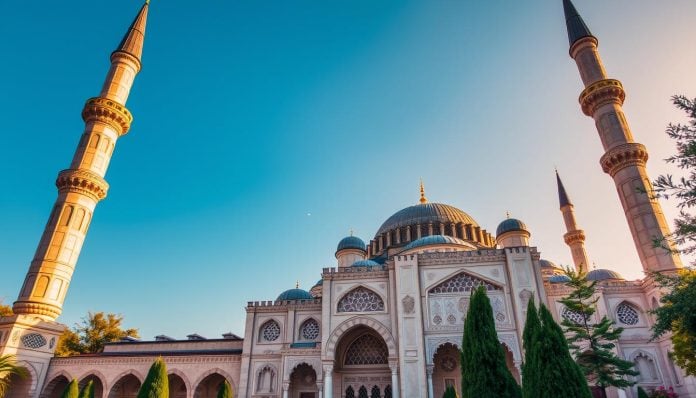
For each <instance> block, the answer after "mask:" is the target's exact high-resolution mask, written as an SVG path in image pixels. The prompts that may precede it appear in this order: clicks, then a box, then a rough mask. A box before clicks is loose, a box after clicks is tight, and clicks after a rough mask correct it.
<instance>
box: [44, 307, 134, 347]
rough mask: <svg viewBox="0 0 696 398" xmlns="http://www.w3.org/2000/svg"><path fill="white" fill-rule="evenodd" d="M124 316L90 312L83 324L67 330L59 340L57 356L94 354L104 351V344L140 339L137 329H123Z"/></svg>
mask: <svg viewBox="0 0 696 398" xmlns="http://www.w3.org/2000/svg"><path fill="white" fill-rule="evenodd" d="M122 322H123V316H121V315H116V314H111V313H109V314H104V313H103V312H89V313H88V314H87V316H86V317H85V318H82V323H76V324H75V326H74V327H73V328H71V329H66V330H65V331H64V332H63V334H62V335H61V336H60V339H59V340H58V346H57V347H56V356H59V357H64V356H69V355H79V354H94V353H99V352H102V351H103V350H104V344H106V343H110V342H113V341H119V340H121V339H123V338H124V337H138V330H137V329H125V330H124V329H122V327H121V323H122Z"/></svg>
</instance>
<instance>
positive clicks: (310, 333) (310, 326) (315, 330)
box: [300, 318, 319, 341]
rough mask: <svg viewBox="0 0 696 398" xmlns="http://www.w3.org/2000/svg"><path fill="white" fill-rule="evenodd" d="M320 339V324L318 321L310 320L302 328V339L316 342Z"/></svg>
mask: <svg viewBox="0 0 696 398" xmlns="http://www.w3.org/2000/svg"><path fill="white" fill-rule="evenodd" d="M318 337H319V323H317V321H316V320H314V319H312V318H310V319H308V320H306V321H305V322H304V323H303V324H302V326H300V339H302V340H310V341H312V340H316V339H317V338H318Z"/></svg>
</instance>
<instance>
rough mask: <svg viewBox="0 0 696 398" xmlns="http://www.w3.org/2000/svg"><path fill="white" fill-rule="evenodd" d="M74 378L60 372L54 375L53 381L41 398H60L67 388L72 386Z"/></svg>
mask: <svg viewBox="0 0 696 398" xmlns="http://www.w3.org/2000/svg"><path fill="white" fill-rule="evenodd" d="M71 380H72V376H70V375H69V374H68V373H67V372H60V373H58V374H57V375H54V376H53V378H52V379H51V381H49V382H48V383H46V387H44V390H43V392H42V393H41V398H60V396H61V395H62V394H63V391H64V390H65V388H66V387H67V386H68V384H70V381H71Z"/></svg>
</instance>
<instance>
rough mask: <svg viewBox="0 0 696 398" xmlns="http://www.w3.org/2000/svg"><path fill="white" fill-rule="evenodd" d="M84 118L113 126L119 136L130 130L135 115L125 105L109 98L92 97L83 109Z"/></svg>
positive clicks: (86, 120)
mask: <svg viewBox="0 0 696 398" xmlns="http://www.w3.org/2000/svg"><path fill="white" fill-rule="evenodd" d="M82 120H84V121H85V122H91V121H98V122H102V123H106V124H108V125H109V126H111V127H113V128H114V129H115V130H116V132H117V133H118V135H119V136H121V135H124V134H126V133H127V132H128V129H129V128H130V125H131V123H132V122H133V115H131V113H130V112H129V111H128V109H126V107H125V106H123V105H121V104H119V103H118V102H116V101H113V100H110V99H108V98H101V97H95V98H90V99H88V100H87V102H86V103H85V107H84V108H83V109H82Z"/></svg>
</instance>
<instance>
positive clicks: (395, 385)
mask: <svg viewBox="0 0 696 398" xmlns="http://www.w3.org/2000/svg"><path fill="white" fill-rule="evenodd" d="M390 368H391V383H392V398H399V374H398V372H399V365H397V364H393V365H391V366H390Z"/></svg>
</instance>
